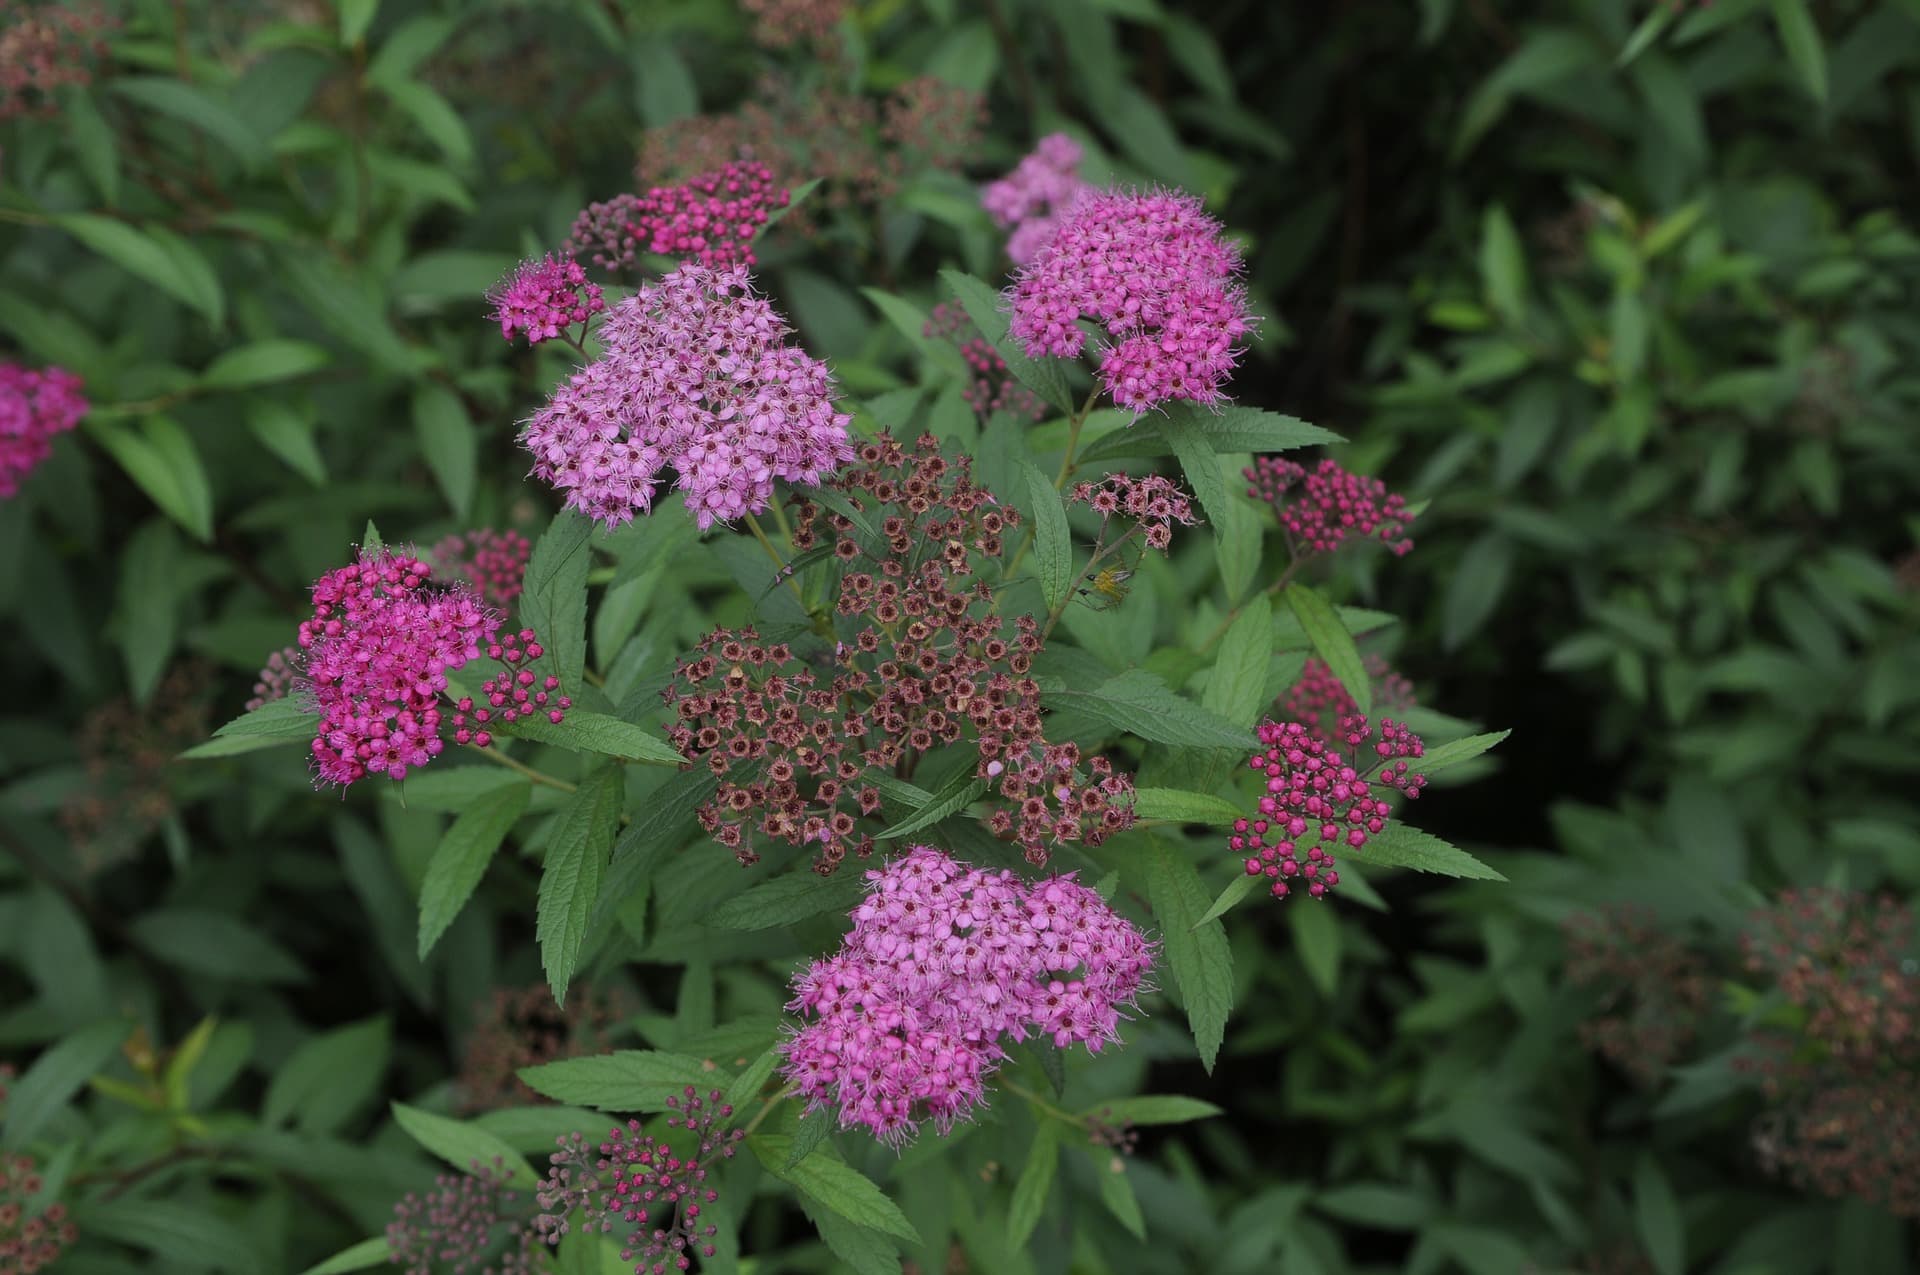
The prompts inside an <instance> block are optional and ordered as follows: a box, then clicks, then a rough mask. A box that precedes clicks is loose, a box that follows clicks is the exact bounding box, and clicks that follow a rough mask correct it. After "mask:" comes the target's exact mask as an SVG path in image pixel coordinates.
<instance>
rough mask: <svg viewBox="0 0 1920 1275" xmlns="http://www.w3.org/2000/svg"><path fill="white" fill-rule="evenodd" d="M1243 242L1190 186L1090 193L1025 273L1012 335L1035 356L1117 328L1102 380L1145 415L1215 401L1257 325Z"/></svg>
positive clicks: (1074, 351)
mask: <svg viewBox="0 0 1920 1275" xmlns="http://www.w3.org/2000/svg"><path fill="white" fill-rule="evenodd" d="M1240 270H1241V261H1240V250H1239V248H1237V247H1236V246H1235V245H1234V244H1233V243H1232V242H1230V241H1229V240H1228V239H1226V238H1225V236H1224V235H1223V234H1222V233H1221V228H1220V223H1219V222H1217V221H1215V220H1214V219H1213V218H1211V217H1209V216H1207V215H1206V214H1205V213H1204V212H1202V211H1201V209H1200V201H1199V200H1198V199H1197V198H1195V197H1194V196H1192V195H1187V194H1183V193H1181V192H1178V191H1158V190H1156V191H1122V190H1087V191H1083V192H1082V193H1081V194H1080V195H1079V197H1078V198H1076V199H1075V200H1074V202H1073V204H1072V205H1071V206H1070V207H1069V208H1068V209H1067V211H1066V212H1065V213H1063V214H1062V215H1061V216H1060V224H1059V227H1058V228H1057V229H1056V230H1055V231H1054V232H1053V233H1052V235H1051V236H1050V237H1049V238H1048V239H1047V241H1046V243H1045V245H1044V246H1043V247H1041V248H1040V250H1039V251H1038V252H1037V253H1036V254H1035V255H1034V258H1033V260H1032V261H1031V262H1029V263H1028V264H1027V265H1026V266H1025V267H1024V268H1023V269H1022V270H1021V271H1020V273H1019V275H1018V276H1017V277H1016V278H1015V280H1014V284H1013V288H1012V291H1011V293H1010V299H1011V303H1012V312H1013V314H1012V324H1011V329H1010V330H1011V332H1012V334H1013V337H1014V339H1015V340H1017V341H1019V342H1020V345H1021V348H1023V349H1024V350H1025V351H1026V352H1027V354H1028V355H1029V356H1030V357H1032V358H1041V357H1043V356H1049V355H1050V356H1053V357H1055V358H1069V359H1070V358H1077V357H1079V355H1080V353H1081V351H1082V350H1083V349H1084V348H1085V346H1086V342H1087V337H1086V333H1085V332H1083V331H1082V330H1081V328H1080V321H1081V320H1082V319H1089V320H1092V321H1093V322H1094V323H1095V324H1098V325H1099V326H1100V327H1102V328H1104V329H1105V330H1106V340H1105V341H1104V342H1103V343H1102V344H1101V345H1100V346H1099V347H1098V361H1099V365H1100V381H1101V386H1102V388H1103V389H1105V390H1106V392H1107V393H1108V395H1109V396H1110V397H1111V398H1112V399H1113V401H1114V403H1115V404H1116V405H1118V406H1120V407H1125V408H1130V409H1132V410H1133V412H1134V413H1135V414H1136V415H1137V414H1139V413H1141V412H1145V411H1149V410H1151V409H1153V408H1156V407H1160V406H1163V405H1164V404H1166V403H1169V402H1174V401H1185V402H1193V403H1202V404H1214V403H1218V402H1220V401H1222V400H1223V399H1224V398H1225V397H1226V394H1225V391H1224V388H1223V387H1224V386H1225V385H1226V382H1227V378H1228V377H1230V376H1231V375H1232V374H1233V369H1234V366H1235V365H1236V364H1237V363H1238V362H1239V358H1240V350H1241V348H1242V346H1243V345H1244V344H1245V342H1246V339H1247V338H1248V336H1250V335H1251V334H1252V332H1253V319H1252V318H1251V317H1250V316H1249V315H1248V313H1247V295H1246V290H1245V289H1244V288H1242V287H1241V286H1240V283H1239V276H1240Z"/></svg>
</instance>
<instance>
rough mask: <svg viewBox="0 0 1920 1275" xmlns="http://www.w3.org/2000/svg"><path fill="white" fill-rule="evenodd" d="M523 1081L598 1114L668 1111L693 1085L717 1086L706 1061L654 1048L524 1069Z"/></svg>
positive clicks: (554, 1098)
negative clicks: (601, 1112)
mask: <svg viewBox="0 0 1920 1275" xmlns="http://www.w3.org/2000/svg"><path fill="white" fill-rule="evenodd" d="M519 1075H520V1079H522V1080H524V1081H526V1082H527V1084H529V1085H531V1086H532V1087H533V1088H534V1090H535V1091H537V1092H539V1093H542V1094H545V1095H546V1096H547V1097H549V1098H552V1099H553V1100H554V1101H555V1102H564V1103H567V1104H568V1105H570V1106H576V1107H591V1108H593V1109H594V1110H595V1111H623V1112H624V1111H664V1110H666V1106H667V1099H669V1098H679V1097H680V1096H681V1095H683V1094H684V1093H685V1092H686V1088H687V1086H688V1085H693V1086H695V1087H696V1088H700V1089H706V1088H711V1087H712V1085H713V1082H714V1080H715V1078H716V1077H715V1074H714V1073H713V1072H712V1071H710V1070H708V1069H707V1066H706V1064H705V1063H703V1062H702V1061H701V1060H700V1059H698V1058H694V1057H691V1056H689V1055H686V1054H669V1053H660V1052H658V1051H655V1050H651V1049H617V1050H615V1051H614V1052H612V1053H610V1054H593V1055H590V1056H588V1057H585V1058H566V1059H562V1060H561V1061H559V1062H550V1063H543V1064H541V1065H540V1066H538V1067H522V1068H521V1069H520V1073H519Z"/></svg>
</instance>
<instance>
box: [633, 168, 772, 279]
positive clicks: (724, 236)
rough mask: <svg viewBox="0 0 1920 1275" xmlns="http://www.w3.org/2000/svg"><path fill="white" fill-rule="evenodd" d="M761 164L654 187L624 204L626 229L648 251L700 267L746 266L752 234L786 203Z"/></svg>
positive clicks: (748, 262)
mask: <svg viewBox="0 0 1920 1275" xmlns="http://www.w3.org/2000/svg"><path fill="white" fill-rule="evenodd" d="M787 201H788V196H787V192H786V190H785V189H784V188H782V187H779V186H776V185H775V184H774V180H773V173H772V171H771V170H770V169H768V167H767V166H766V165H765V164H761V163H756V162H754V161H752V160H736V161H734V162H733V163H730V164H726V165H724V166H722V167H721V168H719V169H718V170H716V171H714V172H711V173H702V174H700V175H699V176H698V177H693V178H689V179H688V180H687V181H685V182H682V183H681V184H680V185H678V186H655V187H653V188H652V189H651V190H648V191H647V192H646V193H645V194H642V195H637V196H635V197H634V199H633V201H632V202H631V203H630V204H628V205H627V215H628V222H627V233H628V234H629V235H631V236H632V237H633V240H634V242H635V244H637V245H638V246H639V247H641V248H643V249H645V250H646V251H648V252H657V253H662V254H664V255H666V256H669V257H685V258H687V259H689V260H692V261H697V262H699V263H700V264H701V265H703V266H712V267H715V268H723V267H726V266H736V265H742V266H750V265H752V264H753V263H754V255H753V237H754V236H755V235H757V234H759V233H760V227H762V226H764V225H766V224H767V217H768V215H769V214H771V213H772V212H773V211H774V210H775V209H779V208H784V207H786V206H787Z"/></svg>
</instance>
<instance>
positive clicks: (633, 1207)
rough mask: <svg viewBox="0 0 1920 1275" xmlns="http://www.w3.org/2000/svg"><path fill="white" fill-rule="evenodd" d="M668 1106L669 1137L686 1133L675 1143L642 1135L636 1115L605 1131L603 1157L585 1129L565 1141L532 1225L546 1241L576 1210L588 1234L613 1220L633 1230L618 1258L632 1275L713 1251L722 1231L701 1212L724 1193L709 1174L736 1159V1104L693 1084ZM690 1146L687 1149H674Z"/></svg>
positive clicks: (563, 1229)
mask: <svg viewBox="0 0 1920 1275" xmlns="http://www.w3.org/2000/svg"><path fill="white" fill-rule="evenodd" d="M667 1107H668V1113H667V1116H666V1125H667V1132H668V1135H672V1134H673V1132H674V1131H675V1130H680V1131H682V1133H681V1134H680V1136H678V1137H674V1138H673V1144H674V1145H673V1146H669V1145H668V1143H667V1141H666V1139H665V1138H661V1139H656V1138H654V1137H653V1136H652V1135H651V1134H642V1133H641V1132H640V1122H639V1121H638V1120H630V1121H628V1122H627V1127H626V1128H625V1129H624V1130H623V1129H620V1128H618V1127H615V1128H613V1129H611V1130H610V1131H608V1134H607V1140H606V1141H605V1142H602V1143H601V1144H600V1147H599V1151H600V1154H599V1156H598V1157H595V1156H594V1155H593V1153H592V1152H591V1151H589V1150H588V1149H587V1143H586V1139H585V1138H584V1137H582V1136H581V1135H580V1134H577V1133H576V1134H573V1135H571V1136H569V1137H566V1138H562V1139H561V1140H560V1149H559V1150H558V1151H556V1152H554V1153H553V1156H552V1158H551V1160H550V1161H549V1166H550V1167H549V1168H548V1170H547V1180H546V1182H545V1183H543V1184H542V1186H541V1188H540V1196H539V1199H540V1208H541V1209H542V1210H543V1211H542V1213H541V1215H540V1217H539V1218H538V1219H536V1220H535V1222H534V1225H535V1227H536V1228H537V1229H538V1230H539V1232H540V1233H541V1234H542V1235H543V1236H545V1237H546V1240H547V1242H548V1243H549V1244H558V1243H559V1242H560V1237H561V1236H563V1235H565V1234H567V1232H569V1231H570V1230H572V1229H573V1225H574V1218H573V1215H574V1214H575V1213H579V1214H580V1215H581V1222H580V1225H581V1228H582V1230H584V1231H586V1232H588V1233H592V1232H596V1231H598V1232H601V1233H606V1232H610V1231H612V1230H613V1229H614V1227H615V1225H616V1224H624V1225H625V1226H626V1227H628V1228H630V1231H629V1234H628V1236H627V1242H626V1245H625V1247H623V1248H622V1249H621V1250H620V1260H621V1261H624V1262H637V1263H638V1265H637V1266H635V1267H634V1271H635V1275H667V1272H668V1271H669V1270H675V1271H684V1270H690V1269H692V1266H693V1257H694V1255H695V1253H698V1254H699V1255H700V1256H702V1257H712V1256H713V1254H714V1243H713V1239H714V1236H715V1235H717V1234H718V1233H719V1228H718V1227H717V1226H715V1225H714V1224H713V1223H712V1222H707V1221H703V1220H702V1219H701V1213H702V1212H703V1211H704V1210H705V1209H706V1208H707V1206H709V1205H711V1204H712V1203H713V1202H714V1201H715V1200H717V1199H719V1198H720V1193H719V1192H718V1191H716V1190H715V1189H714V1188H713V1187H712V1186H711V1185H710V1184H709V1182H708V1177H709V1175H710V1174H711V1173H712V1171H713V1169H714V1167H715V1166H716V1165H717V1164H718V1163H719V1162H720V1161H721V1160H730V1159H732V1158H733V1154H734V1150H735V1148H736V1146H737V1145H738V1143H739V1142H740V1139H741V1136H742V1134H741V1131H740V1130H738V1129H727V1128H725V1125H726V1122H727V1121H728V1120H731V1119H732V1118H733V1108H732V1107H731V1106H729V1105H728V1104H727V1103H725V1102H722V1101H721V1098H720V1091H719V1090H718V1089H715V1090H711V1091H710V1092H708V1094H707V1096H706V1097H705V1098H702V1097H701V1096H700V1094H699V1092H698V1091H697V1090H695V1089H694V1087H693V1086H692V1085H688V1086H687V1088H686V1091H685V1093H684V1094H683V1095H681V1096H680V1097H677V1098H668V1099H667ZM689 1146H690V1147H691V1148H692V1150H691V1151H690V1152H688V1151H684V1150H675V1147H681V1148H685V1147H689Z"/></svg>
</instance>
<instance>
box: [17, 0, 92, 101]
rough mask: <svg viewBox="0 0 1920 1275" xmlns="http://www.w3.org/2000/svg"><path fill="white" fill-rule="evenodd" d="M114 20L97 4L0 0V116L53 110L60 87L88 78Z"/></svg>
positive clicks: (77, 83) (70, 0)
mask: <svg viewBox="0 0 1920 1275" xmlns="http://www.w3.org/2000/svg"><path fill="white" fill-rule="evenodd" d="M119 25H120V19H118V18H115V17H111V16H109V15H108V13H107V12H106V10H104V9H102V8H101V7H100V6H99V5H97V4H85V3H74V0H64V2H63V3H60V4H36V3H33V2H32V0H0V120H10V119H14V118H17V117H19V116H22V115H42V116H44V115H51V114H53V113H54V111H55V110H56V109H57V105H58V98H57V96H56V95H57V94H58V92H59V90H60V89H62V88H65V87H66V86H68V85H84V84H87V83H90V82H91V81H92V79H93V63H94V61H95V60H97V59H100V58H104V57H105V56H106V55H107V42H106V40H105V39H104V38H103V37H104V36H105V35H106V33H107V32H108V31H110V30H113V29H114V28H116V27H118V26H119Z"/></svg>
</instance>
